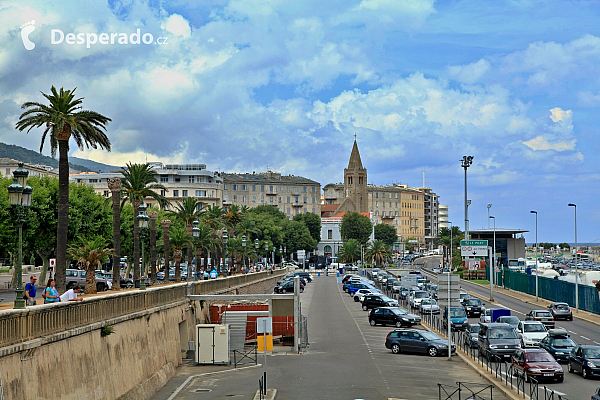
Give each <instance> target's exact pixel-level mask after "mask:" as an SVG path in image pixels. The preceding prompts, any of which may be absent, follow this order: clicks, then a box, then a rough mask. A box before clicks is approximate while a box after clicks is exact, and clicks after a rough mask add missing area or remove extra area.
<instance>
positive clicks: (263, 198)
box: [260, 194, 265, 203]
mask: <svg viewBox="0 0 600 400" xmlns="http://www.w3.org/2000/svg"><path fill="white" fill-rule="evenodd" d="M260 202H261V203H264V202H265V195H264V194H263V195H261V196H260Z"/></svg>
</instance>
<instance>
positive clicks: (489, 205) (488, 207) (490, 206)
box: [487, 203, 492, 229]
mask: <svg viewBox="0 0 600 400" xmlns="http://www.w3.org/2000/svg"><path fill="white" fill-rule="evenodd" d="M490 208H492V203H489V204H488V205H487V209H488V229H490Z"/></svg>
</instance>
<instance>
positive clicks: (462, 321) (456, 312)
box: [443, 307, 469, 331]
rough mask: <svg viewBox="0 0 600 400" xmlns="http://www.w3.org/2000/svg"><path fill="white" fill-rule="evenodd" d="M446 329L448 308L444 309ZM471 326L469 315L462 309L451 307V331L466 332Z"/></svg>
mask: <svg viewBox="0 0 600 400" xmlns="http://www.w3.org/2000/svg"><path fill="white" fill-rule="evenodd" d="M443 324H444V328H447V327H448V308H447V307H446V308H444V316H443ZM467 325H469V320H468V319H467V313H466V312H465V309H464V308H462V307H450V329H452V330H453V331H458V330H464V329H466V328H467Z"/></svg>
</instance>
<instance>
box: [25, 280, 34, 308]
mask: <svg viewBox="0 0 600 400" xmlns="http://www.w3.org/2000/svg"><path fill="white" fill-rule="evenodd" d="M36 282H37V278H36V277H35V276H33V275H31V277H30V278H29V283H28V284H27V285H25V295H24V296H23V299H24V300H25V303H26V306H35V305H36V301H35V295H36V294H37V293H36V288H35V283H36Z"/></svg>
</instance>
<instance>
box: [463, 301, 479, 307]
mask: <svg viewBox="0 0 600 400" xmlns="http://www.w3.org/2000/svg"><path fill="white" fill-rule="evenodd" d="M465 304H466V305H468V306H478V305H480V304H481V300H479V299H467V300H465Z"/></svg>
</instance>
